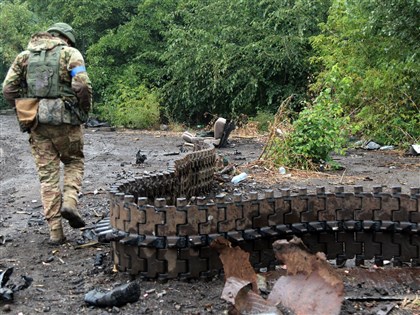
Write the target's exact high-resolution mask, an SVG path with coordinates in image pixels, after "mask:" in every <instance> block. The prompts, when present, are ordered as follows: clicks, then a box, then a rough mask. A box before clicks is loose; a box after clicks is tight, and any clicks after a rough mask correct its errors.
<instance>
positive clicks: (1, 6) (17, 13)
mask: <svg viewBox="0 0 420 315" xmlns="http://www.w3.org/2000/svg"><path fill="white" fill-rule="evenodd" d="M37 25H38V24H37V18H36V15H35V14H33V12H31V11H30V10H29V8H28V5H27V3H25V2H23V1H1V2H0V80H1V82H3V80H4V78H5V76H6V72H7V70H8V69H9V67H10V64H11V63H12V62H13V60H14V59H15V57H16V55H17V54H18V53H20V52H21V51H23V50H25V48H26V46H27V44H28V42H29V39H30V36H31V35H32V34H33V33H35V31H37V30H38V26H37ZM5 106H6V103H5V102H4V100H3V98H2V99H1V101H0V107H5Z"/></svg>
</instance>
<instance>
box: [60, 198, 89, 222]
mask: <svg viewBox="0 0 420 315" xmlns="http://www.w3.org/2000/svg"><path fill="white" fill-rule="evenodd" d="M60 212H61V216H62V217H63V218H64V219H66V220H68V221H69V224H70V226H71V227H72V228H75V229H78V228H81V227H84V226H85V225H86V223H85V221H84V220H83V218H82V216H81V215H80V213H79V211H78V210H77V200H76V199H74V198H64V201H63V204H62V205H61V210H60Z"/></svg>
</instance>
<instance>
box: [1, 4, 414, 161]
mask: <svg viewBox="0 0 420 315" xmlns="http://www.w3.org/2000/svg"><path fill="white" fill-rule="evenodd" d="M419 16H420V5H419V1H418V0H387V1H381V0H73V1H67V0H0V53H1V54H0V79H1V80H3V79H4V77H5V75H6V72H7V69H8V68H9V66H10V64H11V62H12V61H13V59H14V58H15V56H16V55H17V54H18V53H19V52H20V51H22V50H24V49H25V47H26V46H27V43H28V40H29V38H30V35H31V34H33V33H35V32H37V31H43V30H46V29H47V27H48V26H50V25H51V24H53V23H55V22H59V21H60V22H66V23H69V24H70V25H72V27H73V28H74V29H75V31H76V35H77V48H78V49H79V50H81V52H82V53H83V55H84V56H85V58H86V63H87V68H88V72H89V75H90V77H91V79H92V82H93V85H94V90H95V106H94V114H95V115H96V116H97V117H99V118H101V119H104V120H107V121H109V122H110V123H111V124H113V125H116V126H125V127H130V128H154V127H156V126H158V125H159V124H160V123H162V122H163V123H169V124H184V125H186V126H194V125H196V124H203V123H208V122H209V120H210V119H211V118H212V117H217V116H224V117H226V118H229V119H234V120H236V119H238V117H239V116H240V115H241V114H245V115H246V116H248V117H249V118H250V119H251V120H255V121H257V122H259V124H260V126H265V128H267V121H270V122H271V124H272V126H273V124H274V122H275V123H276V124H277V126H274V127H276V128H277V127H278V128H280V129H281V130H282V131H284V132H283V135H282V137H280V138H279V137H277V138H276V139H275V141H274V143H273V145H271V146H270V150H271V154H269V155H270V156H276V159H275V161H274V162H275V164H276V165H280V164H281V165H293V166H299V167H302V168H310V167H311V166H313V165H314V164H318V163H319V162H323V161H326V162H328V160H329V154H330V153H331V152H333V151H337V150H338V151H339V150H342V149H343V148H345V147H346V146H347V145H348V139H349V136H357V137H358V138H364V139H372V140H374V141H376V142H378V143H380V144H383V145H387V144H392V145H397V146H399V147H401V148H405V147H407V145H408V144H413V143H418V142H419V139H420V110H419V94H420V92H419V80H420V62H419V45H420V19H419V18H418V17H419ZM285 100H287V102H286V101H285ZM5 106H6V104H5V103H4V101H3V100H2V101H1V103H0V107H5ZM276 113H277V116H275V114H276ZM279 114H281V115H280V116H281V117H280V119H279ZM242 117H243V115H242ZM274 117H277V119H276V120H275V119H274ZM261 128H263V127H261Z"/></svg>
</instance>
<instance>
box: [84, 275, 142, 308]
mask: <svg viewBox="0 0 420 315" xmlns="http://www.w3.org/2000/svg"><path fill="white" fill-rule="evenodd" d="M139 298H140V286H139V284H138V283H137V282H134V281H133V282H130V283H127V284H124V285H121V286H118V287H116V288H114V289H113V290H110V291H108V292H101V291H99V290H96V289H94V290H91V291H89V292H88V293H86V295H85V302H86V303H87V304H89V305H93V306H99V307H109V306H117V307H118V306H123V305H125V304H127V303H134V302H137V301H138V300H139Z"/></svg>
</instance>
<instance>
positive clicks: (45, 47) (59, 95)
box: [3, 23, 92, 245]
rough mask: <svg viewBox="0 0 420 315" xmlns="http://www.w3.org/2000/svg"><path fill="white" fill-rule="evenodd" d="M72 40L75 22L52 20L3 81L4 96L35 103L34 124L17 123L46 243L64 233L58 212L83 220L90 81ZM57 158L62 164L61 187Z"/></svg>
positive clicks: (73, 223) (75, 223)
mask: <svg viewBox="0 0 420 315" xmlns="http://www.w3.org/2000/svg"><path fill="white" fill-rule="evenodd" d="M75 43H76V38H75V34H74V31H73V28H72V27H71V26H70V25H68V24H66V23H56V24H54V25H52V26H51V27H50V28H49V29H48V30H47V32H40V33H37V34H34V35H33V36H32V37H31V40H30V41H29V44H28V47H27V50H25V51H23V52H21V53H20V54H19V55H18V56H17V57H16V59H15V60H14V62H13V64H12V65H11V67H10V69H9V71H8V73H7V76H6V78H5V80H4V82H3V95H4V98H5V99H6V100H7V102H8V103H9V104H11V105H12V106H13V107H16V104H18V105H19V102H23V101H24V100H27V99H31V100H35V102H36V104H37V106H38V109H37V119H36V120H37V122H36V123H35V125H33V126H31V127H28V125H24V124H23V123H20V127H21V130H22V131H23V132H28V133H29V142H30V145H31V151H32V155H33V156H34V159H35V163H36V166H37V170H38V176H39V180H40V182H41V198H42V204H43V207H44V216H45V219H46V220H47V222H48V227H49V231H50V239H49V243H50V244H54V245H57V244H62V243H63V242H64V241H65V239H66V238H65V236H64V233H63V226H62V218H65V219H67V220H68V222H69V224H70V226H71V227H73V228H81V227H83V226H85V222H84V220H83V218H82V217H81V215H80V213H79V211H78V210H77V203H78V196H79V192H80V191H81V186H82V180H83V172H84V155H83V133H82V127H81V124H82V123H84V122H86V120H87V116H88V112H89V110H90V109H91V104H92V86H91V82H90V80H89V77H88V74H87V72H86V68H85V63H84V60H83V57H82V55H81V53H80V52H79V51H78V50H77V49H76V48H74V46H75ZM18 108H19V106H18ZM35 112H36V110H35ZM18 113H19V111H18ZM60 161H61V162H62V163H63V165H64V178H63V183H64V185H63V191H61V188H60Z"/></svg>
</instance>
